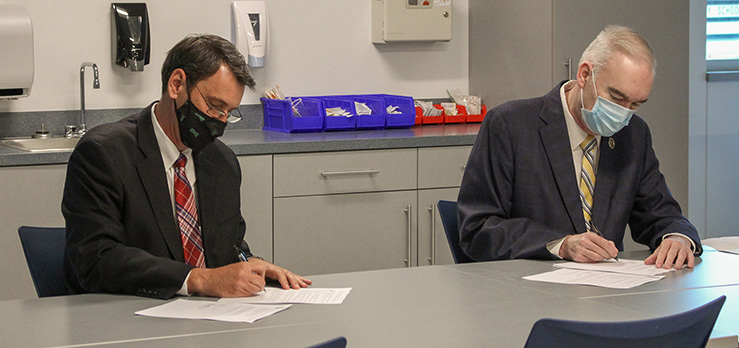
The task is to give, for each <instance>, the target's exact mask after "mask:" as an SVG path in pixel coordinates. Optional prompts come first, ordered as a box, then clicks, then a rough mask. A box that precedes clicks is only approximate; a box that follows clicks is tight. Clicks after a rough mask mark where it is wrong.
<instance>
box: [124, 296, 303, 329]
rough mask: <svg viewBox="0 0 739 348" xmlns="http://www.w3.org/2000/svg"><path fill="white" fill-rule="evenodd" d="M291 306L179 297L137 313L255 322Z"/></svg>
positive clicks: (154, 315) (168, 316)
mask: <svg viewBox="0 0 739 348" xmlns="http://www.w3.org/2000/svg"><path fill="white" fill-rule="evenodd" d="M289 307H290V305H277V306H257V305H244V304H237V303H219V302H212V301H194V300H183V299H177V300H174V301H172V302H168V303H165V304H163V305H161V306H156V307H152V308H149V309H144V310H142V311H138V312H136V315H143V316H147V317H160V318H179V319H210V320H219V321H232V322H244V323H253V322H255V321H257V320H259V319H262V318H265V317H268V316H270V315H272V314H275V313H277V312H280V311H283V310H285V309H287V308H289Z"/></svg>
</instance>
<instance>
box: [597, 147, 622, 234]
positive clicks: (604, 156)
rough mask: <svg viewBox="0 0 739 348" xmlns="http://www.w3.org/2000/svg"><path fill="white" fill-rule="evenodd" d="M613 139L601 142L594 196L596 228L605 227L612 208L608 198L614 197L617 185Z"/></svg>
mask: <svg viewBox="0 0 739 348" xmlns="http://www.w3.org/2000/svg"><path fill="white" fill-rule="evenodd" d="M611 139H612V138H606V137H602V138H601V141H600V155H599V158H598V171H597V172H596V174H595V193H594V194H593V195H594V196H593V200H594V201H593V221H595V225H596V226H602V225H604V222H605V220H606V215H608V211H609V209H610V207H611V200H610V199H608V197H611V196H612V195H611V194H610V192H611V191H612V190H613V188H614V187H615V185H616V168H615V163H616V161H615V156H616V151H615V150H614V149H611V148H610V146H609V145H608V142H609V141H610V140H611Z"/></svg>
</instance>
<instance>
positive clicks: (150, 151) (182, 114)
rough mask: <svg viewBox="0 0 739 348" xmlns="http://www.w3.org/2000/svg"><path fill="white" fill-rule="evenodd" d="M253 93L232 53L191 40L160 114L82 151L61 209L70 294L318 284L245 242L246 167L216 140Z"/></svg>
mask: <svg viewBox="0 0 739 348" xmlns="http://www.w3.org/2000/svg"><path fill="white" fill-rule="evenodd" d="M245 86H248V87H249V88H250V89H252V90H253V88H254V80H253V79H252V77H251V76H250V75H249V72H248V70H247V68H246V63H245V62H244V57H243V56H242V55H241V54H240V53H239V52H238V51H237V50H236V48H235V47H234V46H233V45H232V44H231V43H230V42H228V41H227V40H225V39H223V38H220V37H218V36H213V35H202V36H189V37H186V38H185V39H183V40H182V41H180V42H179V43H178V44H177V45H175V47H174V48H172V50H171V51H170V52H169V54H168V55H167V58H166V60H165V62H164V65H163V67H162V96H161V99H160V100H159V101H158V102H154V103H152V104H151V105H150V106H149V107H147V108H146V109H144V110H143V111H142V112H141V113H139V114H138V115H132V116H129V117H127V118H125V119H122V120H120V121H117V122H113V123H110V124H106V125H102V126H99V127H96V128H94V129H92V130H90V131H89V132H88V133H87V134H86V135H85V136H84V137H83V138H82V139H81V140H80V142H79V143H78V145H77V147H76V148H75V150H74V152H73V153H72V156H71V157H70V159H69V165H68V169H67V179H66V183H65V187H64V197H63V200H62V212H63V214H64V218H65V220H66V229H67V246H66V254H65V259H64V262H65V273H66V279H67V285H68V288H69V290H70V292H71V293H86V292H110V293H123V294H132V295H139V296H147V297H155V298H163V299H166V298H170V297H172V296H173V295H175V294H181V295H190V294H199V295H205V296H216V297H239V296H250V295H253V294H255V293H257V292H259V291H261V290H262V289H263V288H264V285H265V277H267V278H272V279H276V280H278V281H279V282H280V283H281V284H282V287H283V288H300V287H306V286H308V285H309V284H310V283H311V282H310V280H307V279H305V278H303V277H300V276H298V275H295V274H293V273H292V272H289V271H287V270H285V269H282V268H280V267H277V266H275V265H273V264H271V263H268V262H266V261H263V260H261V258H258V257H255V256H253V255H252V254H251V252H250V250H249V246H248V245H247V243H246V242H245V241H244V234H245V223H244V219H243V217H242V216H241V211H240V209H241V208H240V205H241V201H240V195H239V192H240V191H239V187H240V185H241V172H240V167H239V164H238V162H237V159H236V156H235V154H234V153H233V151H231V149H229V148H228V147H227V146H226V145H225V144H223V143H222V142H221V141H219V140H217V139H216V137H218V136H220V135H221V134H223V130H224V128H225V126H226V121H227V119H230V118H231V117H240V115H239V114H238V109H237V108H238V106H239V104H240V103H241V98H242V96H243V93H244V87H245ZM240 260H241V261H246V260H248V262H238V261H240Z"/></svg>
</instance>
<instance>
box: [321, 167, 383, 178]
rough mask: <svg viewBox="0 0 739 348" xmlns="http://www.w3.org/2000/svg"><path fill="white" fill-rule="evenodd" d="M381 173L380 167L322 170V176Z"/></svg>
mask: <svg viewBox="0 0 739 348" xmlns="http://www.w3.org/2000/svg"><path fill="white" fill-rule="evenodd" d="M378 173H380V170H379V169H365V170H343V171H338V172H321V176H323V177H326V176H333V175H374V174H378Z"/></svg>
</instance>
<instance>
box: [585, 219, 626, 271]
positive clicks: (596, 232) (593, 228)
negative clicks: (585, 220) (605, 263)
mask: <svg viewBox="0 0 739 348" xmlns="http://www.w3.org/2000/svg"><path fill="white" fill-rule="evenodd" d="M590 229H592V230H593V232H595V234H597V235H599V236H601V237H603V234H602V233H600V230H598V227H595V223H594V222H593V220H590ZM603 238H605V237H603ZM613 259H614V260H616V262H620V261H618V256H616V257H614V258H613Z"/></svg>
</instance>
